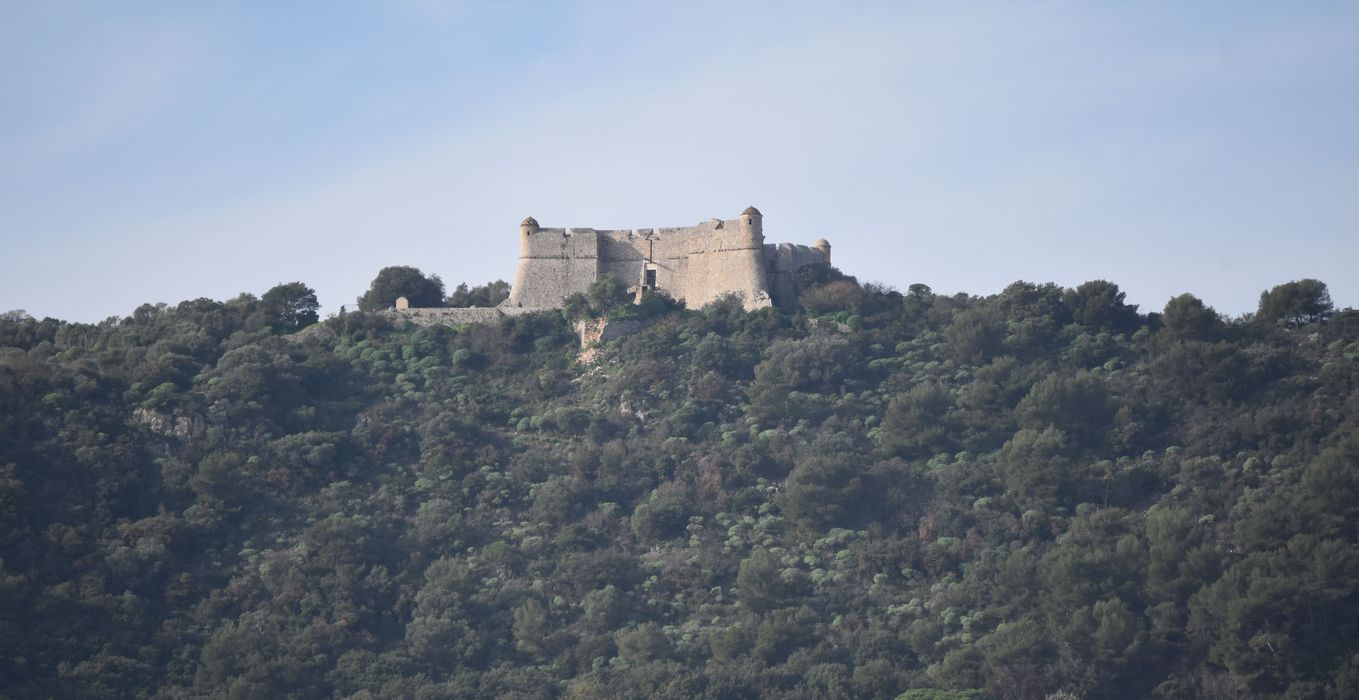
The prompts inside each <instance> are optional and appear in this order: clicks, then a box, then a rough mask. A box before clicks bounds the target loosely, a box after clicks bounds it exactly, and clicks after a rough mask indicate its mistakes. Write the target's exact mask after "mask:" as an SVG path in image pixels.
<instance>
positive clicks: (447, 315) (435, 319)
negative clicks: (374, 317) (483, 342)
mask: <svg viewBox="0 0 1359 700" xmlns="http://www.w3.org/2000/svg"><path fill="white" fill-rule="evenodd" d="M535 311H556V309H550V308H535V307H526V306H473V307H468V308H463V309H393V310H392V311H390V312H389V313H392V314H395V315H396V316H398V317H400V318H402V319H405V320H406V321H409V322H410V323H414V324H415V325H417V326H461V325H463V324H466V323H489V322H491V321H499V320H500V319H502V318H504V317H506V316H520V315H522V314H529V313H533V312H535Z"/></svg>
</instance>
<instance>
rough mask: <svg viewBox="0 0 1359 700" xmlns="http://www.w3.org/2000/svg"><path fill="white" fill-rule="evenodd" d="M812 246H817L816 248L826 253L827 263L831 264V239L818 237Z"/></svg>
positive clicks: (823, 253)
mask: <svg viewBox="0 0 1359 700" xmlns="http://www.w3.org/2000/svg"><path fill="white" fill-rule="evenodd" d="M812 247H813V248H816V249H817V250H819V251H821V254H822V255H824V256H826V264H827V265H829V264H830V241H828V240H826V239H824V238H818V239H816V242H815V243H812Z"/></svg>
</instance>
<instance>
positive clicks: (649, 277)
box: [645, 270, 656, 287]
mask: <svg viewBox="0 0 1359 700" xmlns="http://www.w3.org/2000/svg"><path fill="white" fill-rule="evenodd" d="M645 284H646V286H648V287H655V286H656V271H655V270H647V271H646V282H645Z"/></svg>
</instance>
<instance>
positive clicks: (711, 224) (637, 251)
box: [501, 207, 830, 309]
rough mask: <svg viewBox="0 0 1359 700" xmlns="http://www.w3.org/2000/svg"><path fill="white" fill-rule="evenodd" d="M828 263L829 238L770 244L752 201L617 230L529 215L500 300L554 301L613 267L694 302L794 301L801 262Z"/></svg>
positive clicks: (509, 303)
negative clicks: (683, 220) (689, 218)
mask: <svg viewBox="0 0 1359 700" xmlns="http://www.w3.org/2000/svg"><path fill="white" fill-rule="evenodd" d="M829 262H830V244H829V243H827V242H826V241H825V240H824V239H822V240H818V241H816V243H814V244H813V245H811V246H805V245H794V244H790V243H780V244H777V245H775V244H766V243H765V242H764V225H763V216H761V214H760V211H759V210H758V209H756V208H755V207H749V208H747V209H746V210H745V211H744V212H741V215H740V217H738V218H736V219H730V220H726V221H723V220H719V219H711V220H709V221H706V222H703V223H701V224H698V225H697V226H688V227H683V228H648V229H633V230H619V231H607V230H604V231H601V230H596V229H592V228H569V229H567V228H543V227H541V226H539V225H538V222H537V221H536V220H534V219H533V217H529V218H527V219H524V222H523V223H522V224H520V226H519V267H518V269H517V270H516V271H515V276H514V286H513V287H512V288H511V291H510V297H509V299H507V300H506V301H505V303H504V304H502V305H501V307H502V308H504V307H515V308H557V307H560V306H561V304H562V300H563V299H564V298H566V297H567V296H569V295H571V294H574V293H576V292H583V291H585V290H586V288H588V287H589V286H590V283H592V282H594V281H595V280H597V279H599V278H600V276H601V275H604V274H607V273H610V272H612V273H614V274H615V275H617V276H618V277H619V278H621V279H623V280H624V281H625V282H627V283H628V284H630V285H635V286H637V287H642V288H644V289H660V290H663V291H665V292H666V293H668V294H670V295H671V296H673V297H675V298H676V299H680V300H683V301H684V302H685V304H686V305H688V306H689V307H691V308H697V307H700V306H703V305H705V304H708V303H710V302H712V301H715V300H716V299H717V298H719V297H721V296H723V295H726V294H736V295H738V296H740V297H741V299H742V300H743V301H744V303H745V306H746V308H748V309H753V308H758V307H762V306H769V305H770V304H779V305H782V304H786V303H790V302H791V301H792V294H793V274H794V273H795V272H796V271H797V270H798V268H800V267H803V266H806V265H811V264H815V263H829Z"/></svg>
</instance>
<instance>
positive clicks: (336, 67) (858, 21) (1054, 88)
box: [0, 0, 1359, 321]
mask: <svg viewBox="0 0 1359 700" xmlns="http://www.w3.org/2000/svg"><path fill="white" fill-rule="evenodd" d="M5 18H6V21H5V22H4V23H3V26H0V57H2V58H3V59H4V60H5V62H6V65H7V66H8V67H9V69H8V70H7V71H5V73H4V76H3V77H0V104H4V105H5V109H3V110H0V152H3V153H5V154H6V156H5V157H4V158H0V243H3V245H4V250H5V254H4V255H3V256H0V311H3V310H7V309H24V310H26V311H28V312H29V313H31V314H33V315H35V316H38V317H43V316H54V317H58V318H63V319H68V320H76V321H98V320H101V319H103V318H106V317H108V316H112V315H120V316H122V315H127V314H130V313H131V312H132V311H133V309H135V308H136V307H137V306H138V305H140V304H142V303H157V302H166V303H171V304H174V303H177V302H179V301H182V300H185V299H192V298H198V297H210V298H214V299H229V298H232V297H234V296H236V295H237V294H239V293H241V292H249V293H253V294H256V295H258V294H261V293H263V292H264V291H266V290H267V289H269V288H270V287H271V286H273V285H275V284H278V283H283V282H291V281H301V282H304V283H306V284H307V285H309V286H311V287H313V288H315V289H316V290H317V294H318V296H319V298H320V300H321V302H322V304H323V311H324V312H326V313H330V312H334V311H336V310H338V309H339V307H340V306H341V305H348V306H350V307H351V308H352V307H353V303H354V298H355V297H356V296H357V295H359V294H360V293H362V292H363V291H364V290H365V289H366V288H367V287H368V284H369V283H370V282H371V280H372V279H373V277H374V276H375V275H376V274H377V272H378V270H379V269H380V268H382V267H384V266H387V265H412V266H415V267H419V268H420V269H421V270H423V271H425V272H426V273H435V274H438V275H440V276H441V277H442V279H443V280H444V281H445V283H446V284H447V286H448V288H449V290H450V291H451V289H452V288H453V287H454V286H456V285H457V284H458V283H459V282H464V281H465V282H468V283H469V284H473V285H475V284H480V283H485V282H488V281H491V280H494V279H497V278H500V279H505V280H506V281H512V276H513V272H514V266H515V262H516V256H517V251H518V248H517V242H516V236H517V232H518V228H517V225H518V222H519V221H520V220H521V219H522V218H524V217H525V216H528V215H533V216H535V217H536V218H537V219H538V220H539V221H540V222H542V224H543V225H544V226H566V227H596V228H640V227H654V226H685V225H691V224H694V223H697V222H699V221H702V220H704V219H708V218H712V217H718V218H731V217H734V216H735V215H736V214H737V213H738V212H740V211H741V210H742V209H743V208H744V207H746V206H747V205H751V204H753V205H755V206H757V207H759V208H760V209H761V210H762V212H763V213H764V215H765V235H766V240H767V241H768V242H782V241H788V242H796V243H810V242H811V241H813V240H815V239H817V238H822V237H824V238H827V239H828V240H829V241H830V242H831V244H832V246H833V249H834V255H833V258H834V262H835V263H836V265H837V266H838V267H840V268H841V269H842V270H844V271H845V272H846V273H849V274H852V275H855V276H857V277H858V278H859V279H860V280H864V281H880V282H883V283H886V284H889V285H892V286H894V287H896V288H898V289H902V290H904V289H905V288H906V287H907V286H908V285H910V284H912V283H915V282H923V283H925V284H928V285H930V286H931V287H932V288H933V289H934V290H935V291H936V292H939V293H943V294H952V293H956V292H967V293H970V294H979V295H984V294H992V293H995V292H998V291H1000V290H1001V289H1002V288H1004V287H1005V286H1006V285H1007V284H1009V283H1010V282H1013V281H1015V280H1018V279H1024V280H1029V281H1035V282H1049V281H1051V282H1056V283H1058V284H1061V285H1065V286H1075V285H1077V284H1080V283H1081V282H1084V281H1086V280H1091V279H1108V280H1111V281H1113V282H1116V283H1117V284H1119V286H1120V287H1121V288H1122V289H1123V290H1124V291H1125V292H1126V293H1127V296H1128V301H1129V302H1130V303H1136V304H1139V305H1140V306H1141V308H1142V310H1143V311H1157V310H1160V309H1161V308H1162V307H1163V306H1164V304H1165V302H1166V300H1167V299H1169V298H1170V297H1172V296H1174V295H1176V294H1180V293H1182V292H1191V293H1193V294H1195V295H1197V296H1199V297H1200V298H1202V299H1203V300H1204V301H1205V302H1206V303H1208V304H1210V305H1212V306H1213V307H1215V308H1216V309H1217V310H1218V311H1221V312H1223V313H1226V314H1230V315H1239V314H1242V313H1245V312H1250V311H1253V310H1254V308H1255V306H1256V301H1257V299H1258V296H1259V293H1260V291H1261V290H1264V289H1267V288H1270V287H1272V286H1274V285H1277V284H1281V283H1284V282H1288V281H1291V280H1296V279H1301V278H1305V277H1313V278H1317V279H1320V280H1322V281H1324V282H1326V283H1327V284H1328V285H1329V287H1330V290H1331V295H1332V297H1333V299H1334V301H1335V304H1336V305H1337V307H1345V306H1354V305H1356V304H1359V280H1356V279H1355V275H1354V274H1353V273H1352V271H1351V269H1352V267H1353V264H1354V261H1355V260H1359V197H1356V196H1355V194H1354V193H1355V192H1359V134H1356V131H1355V129H1354V126H1353V125H1354V124H1356V123H1359V98H1356V97H1355V95H1354V90H1353V89H1352V86H1353V85H1354V84H1355V82H1356V78H1359V50H1356V49H1359V21H1356V20H1359V8H1355V7H1353V6H1343V5H1339V4H1323V5H1315V6H1303V7H1297V6H1282V5H1273V4H1264V3H1260V4H1254V3H1251V4H1242V3H1235V4H1221V5H1207V6H1199V5H1195V6H1189V7H1186V6H1182V5H1179V4H1170V3H1156V4H1147V5H1138V6H1135V7H1134V6H1126V7H1125V6H1089V5H1080V4H1074V3H1073V4H1063V3H1058V4H1047V5H1041V6H1032V7H1026V8H1018V7H1015V6H1012V5H1002V4H978V5H967V6H963V5H947V6H932V5H927V4H915V3H910V4H896V3H860V4H855V5H853V6H852V7H849V8H835V9H832V8H830V7H827V6H822V5H817V4H812V3H791V4H789V3H777V4H776V3H716V2H700V3H685V4H684V5H683V6H673V7H672V6H665V7H634V6H628V5H615V4H611V3H543V4H534V5H532V6H527V5H522V6H509V5H507V4H503V3H489V2H487V3H483V2H439V1H438V0H423V1H422V0H410V1H408V2H395V3H390V4H386V5H383V6H382V7H381V8H377V7H372V6H368V5H365V4H360V3H339V4H328V5H326V6H325V7H324V8H323V9H314V10H309V9H306V8H301V9H299V8H294V7H286V8H280V7H276V6H270V5H264V4H250V3H243V4H230V5H220V6H197V5H193V6H175V5H161V4H155V3H134V4H129V5H120V6H117V7H113V6H102V5H97V4H92V3H90V4H82V3H74V4H70V5H63V6H60V7H56V6H36V5H34V6H28V5H18V4H14V5H10V6H7V8H6V10H5Z"/></svg>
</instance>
